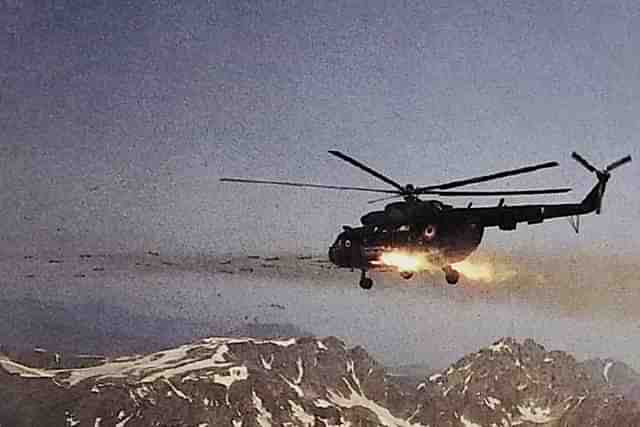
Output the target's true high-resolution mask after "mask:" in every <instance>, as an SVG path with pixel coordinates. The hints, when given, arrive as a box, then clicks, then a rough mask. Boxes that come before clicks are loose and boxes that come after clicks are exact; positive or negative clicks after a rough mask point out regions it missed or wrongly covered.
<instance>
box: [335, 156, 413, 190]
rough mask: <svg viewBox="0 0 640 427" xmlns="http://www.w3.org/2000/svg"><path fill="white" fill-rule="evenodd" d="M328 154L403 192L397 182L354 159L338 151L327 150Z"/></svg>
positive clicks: (402, 188)
mask: <svg viewBox="0 0 640 427" xmlns="http://www.w3.org/2000/svg"><path fill="white" fill-rule="evenodd" d="M329 154H333V155H334V156H336V157H338V158H340V159H342V160H344V161H345V162H348V163H351V164H352V165H353V166H355V167H357V168H360V169H362V170H363V171H365V172H368V173H370V174H371V175H373V176H375V177H376V178H378V179H381V180H383V181H384V182H386V183H387V184H390V185H393V186H394V187H395V188H397V189H398V190H400V191H402V192H404V187H403V186H402V185H400V184H398V183H397V182H395V181H394V180H392V179H391V178H389V177H386V176H384V175H382V174H381V173H380V172H377V171H375V170H373V169H371V168H370V167H369V166H366V165H364V164H362V163H360V162H359V161H357V160H356V159H354V158H352V157H349V156H347V155H346V154H343V153H341V152H340V151H337V150H329Z"/></svg>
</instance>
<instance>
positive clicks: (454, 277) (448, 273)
mask: <svg viewBox="0 0 640 427" xmlns="http://www.w3.org/2000/svg"><path fill="white" fill-rule="evenodd" d="M443 270H444V278H445V279H446V280H447V283H448V284H450V285H455V284H456V283H458V280H460V273H459V272H458V271H457V270H454V269H453V267H451V266H450V265H448V266H446V267H445V268H443Z"/></svg>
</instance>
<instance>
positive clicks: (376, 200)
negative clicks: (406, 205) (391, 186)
mask: <svg viewBox="0 0 640 427" xmlns="http://www.w3.org/2000/svg"><path fill="white" fill-rule="evenodd" d="M397 197H402V194H396V195H395V196H386V197H381V198H379V199H374V200H369V201H367V203H369V204H372V203H378V202H384V201H385V200H391V199H395V198H397Z"/></svg>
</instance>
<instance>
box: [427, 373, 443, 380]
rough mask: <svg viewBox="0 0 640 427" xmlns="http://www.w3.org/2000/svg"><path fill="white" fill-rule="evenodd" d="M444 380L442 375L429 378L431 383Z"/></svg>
mask: <svg viewBox="0 0 640 427" xmlns="http://www.w3.org/2000/svg"><path fill="white" fill-rule="evenodd" d="M440 378H442V374H433V375H431V376H430V377H429V381H431V382H434V381H437V380H438V379H440Z"/></svg>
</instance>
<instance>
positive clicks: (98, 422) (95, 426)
mask: <svg viewBox="0 0 640 427" xmlns="http://www.w3.org/2000/svg"><path fill="white" fill-rule="evenodd" d="M101 422H102V418H100V417H98V418H96V420H95V421H94V423H93V427H100V423H101Z"/></svg>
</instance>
